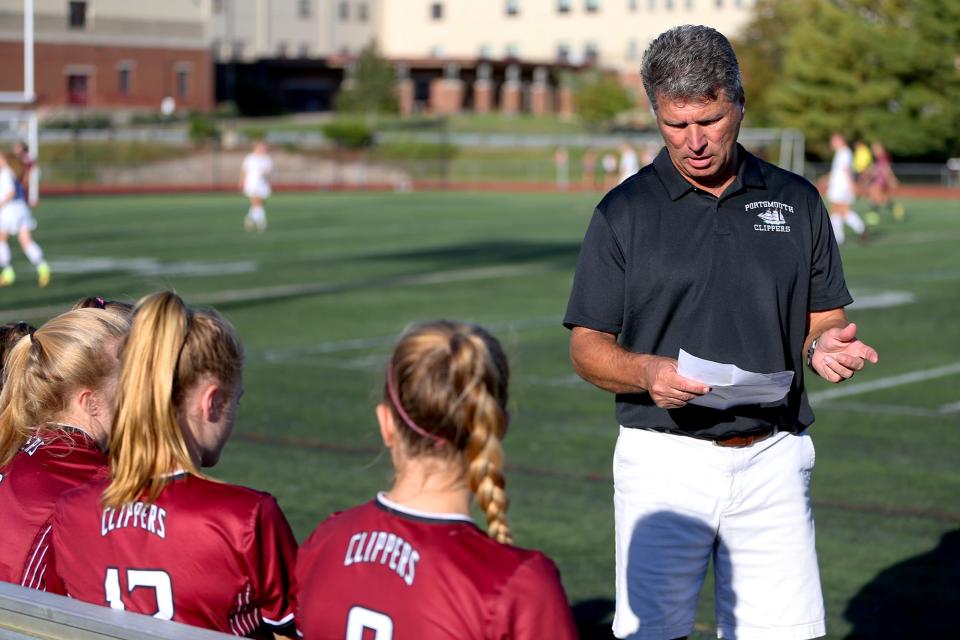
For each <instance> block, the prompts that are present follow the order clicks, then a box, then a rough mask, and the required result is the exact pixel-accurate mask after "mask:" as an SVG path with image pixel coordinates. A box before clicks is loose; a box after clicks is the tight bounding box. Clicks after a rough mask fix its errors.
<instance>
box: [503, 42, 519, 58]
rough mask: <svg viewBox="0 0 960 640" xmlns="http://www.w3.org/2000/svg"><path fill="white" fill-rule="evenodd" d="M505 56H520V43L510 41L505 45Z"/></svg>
mask: <svg viewBox="0 0 960 640" xmlns="http://www.w3.org/2000/svg"><path fill="white" fill-rule="evenodd" d="M506 51H507V57H508V58H519V57H520V45H518V44H517V43H515V42H511V43H510V44H508V45H507V49H506Z"/></svg>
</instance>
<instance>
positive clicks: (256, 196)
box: [240, 140, 273, 232]
mask: <svg viewBox="0 0 960 640" xmlns="http://www.w3.org/2000/svg"><path fill="white" fill-rule="evenodd" d="M272 171H273V161H272V160H271V159H270V156H268V155H267V143H266V142H264V141H263V140H258V141H257V142H256V144H254V145H253V152H251V153H249V154H247V157H246V158H244V159H243V167H242V168H241V170H240V189H241V190H242V191H243V193H244V195H245V196H247V198H249V199H250V209H249V210H248V211H247V217H246V218H244V220H243V228H244V229H246V230H247V231H253V230H254V229H256V230H257V231H261V232H263V231H266V230H267V212H266V210H265V209H264V208H263V205H264V203H265V202H266V200H267V198H269V197H270V193H271V191H270V183H269V182H267V177H268V176H269V175H270V173H271V172H272Z"/></svg>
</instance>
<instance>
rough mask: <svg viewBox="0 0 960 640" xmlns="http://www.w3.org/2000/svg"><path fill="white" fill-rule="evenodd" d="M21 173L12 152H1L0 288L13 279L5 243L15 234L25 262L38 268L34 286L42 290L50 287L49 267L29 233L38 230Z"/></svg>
mask: <svg viewBox="0 0 960 640" xmlns="http://www.w3.org/2000/svg"><path fill="white" fill-rule="evenodd" d="M23 172H24V165H23V162H22V161H21V160H20V159H19V158H17V157H16V156H14V155H13V154H11V153H0V287H6V286H9V285H11V284H13V282H14V280H15V279H16V274H15V273H14V271H13V267H12V266H11V265H10V245H9V244H8V242H7V239H8V238H9V237H10V236H14V235H15V236H17V238H18V239H19V240H20V247H21V248H22V249H23V252H24V253H25V254H26V256H27V259H28V260H30V263H31V264H33V266H34V267H36V269H37V283H38V284H39V285H40V286H41V287H45V286H47V285H48V284H50V266H49V265H48V264H47V262H46V260H44V259H43V250H42V249H41V248H40V245H38V244H37V243H36V242H34V240H33V236H32V235H31V233H30V232H31V231H33V230H34V229H36V228H37V221H36V220H35V219H34V218H33V214H31V213H30V207H28V206H27V202H26V194H25V193H24V190H23Z"/></svg>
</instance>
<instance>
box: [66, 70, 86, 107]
mask: <svg viewBox="0 0 960 640" xmlns="http://www.w3.org/2000/svg"><path fill="white" fill-rule="evenodd" d="M87 79H88V76H87V74H85V73H71V74H68V75H67V103H68V104H72V105H85V104H87V101H88V98H89V96H88V94H87V84H88V83H87Z"/></svg>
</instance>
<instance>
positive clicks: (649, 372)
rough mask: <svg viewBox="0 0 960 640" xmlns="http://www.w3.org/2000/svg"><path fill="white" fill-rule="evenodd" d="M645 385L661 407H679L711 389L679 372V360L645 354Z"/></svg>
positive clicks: (654, 400)
mask: <svg viewBox="0 0 960 640" xmlns="http://www.w3.org/2000/svg"><path fill="white" fill-rule="evenodd" d="M645 359H646V362H645V363H644V365H643V372H644V377H645V378H646V379H645V380H644V382H643V386H644V387H646V389H647V392H648V393H649V394H650V397H651V398H652V399H653V402H654V403H655V404H656V405H657V406H658V407H660V408H661V409H679V408H680V407H683V406H686V404H687V403H688V402H690V401H691V400H693V399H694V398H698V397H700V396H702V395H703V394H705V393H708V392H709V391H710V387H708V386H707V385H705V384H703V383H702V382H697V381H696V380H691V379H690V378H684V377H683V376H681V375H680V374H679V373H677V361H676V360H674V359H673V358H664V357H662V356H645Z"/></svg>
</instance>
